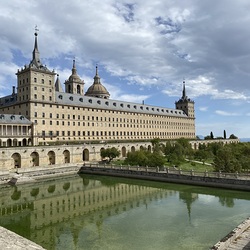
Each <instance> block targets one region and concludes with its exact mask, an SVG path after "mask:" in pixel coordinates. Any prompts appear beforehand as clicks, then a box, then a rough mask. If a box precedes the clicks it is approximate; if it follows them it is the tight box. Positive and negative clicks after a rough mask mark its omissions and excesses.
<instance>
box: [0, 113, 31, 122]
mask: <svg viewBox="0 0 250 250" xmlns="http://www.w3.org/2000/svg"><path fill="white" fill-rule="evenodd" d="M0 124H27V125H30V124H32V122H31V121H30V120H28V119H27V118H26V117H25V116H23V115H13V114H0Z"/></svg>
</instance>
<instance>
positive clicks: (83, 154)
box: [82, 148, 89, 161]
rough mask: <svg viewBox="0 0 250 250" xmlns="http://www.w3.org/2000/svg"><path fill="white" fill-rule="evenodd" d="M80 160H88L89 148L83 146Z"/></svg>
mask: <svg viewBox="0 0 250 250" xmlns="http://www.w3.org/2000/svg"><path fill="white" fill-rule="evenodd" d="M82 160H83V161H89V150H88V149H87V148H85V149H84V150H83V152H82Z"/></svg>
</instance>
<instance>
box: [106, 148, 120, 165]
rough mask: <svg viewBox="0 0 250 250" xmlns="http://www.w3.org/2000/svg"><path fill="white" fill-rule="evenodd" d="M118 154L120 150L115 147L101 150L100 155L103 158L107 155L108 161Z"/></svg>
mask: <svg viewBox="0 0 250 250" xmlns="http://www.w3.org/2000/svg"><path fill="white" fill-rule="evenodd" d="M119 155H120V151H119V150H118V149H117V148H115V147H112V148H106V149H103V150H101V157H102V158H103V159H104V158H106V157H108V158H109V162H111V161H112V160H113V159H114V158H116V157H118V156H119Z"/></svg>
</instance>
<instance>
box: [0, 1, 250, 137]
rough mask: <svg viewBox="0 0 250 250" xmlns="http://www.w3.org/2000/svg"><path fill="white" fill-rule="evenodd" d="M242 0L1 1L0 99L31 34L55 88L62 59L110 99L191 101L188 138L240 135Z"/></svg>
mask: <svg viewBox="0 0 250 250" xmlns="http://www.w3.org/2000/svg"><path fill="white" fill-rule="evenodd" d="M249 13H250V1H249V0H237V1H235V0H220V1H218V0H202V1H201V0H185V1H183V0H175V1H173V0H161V1H159V0H154V1H149V0H127V1H126V0H124V1H123V0H116V1H115V0H102V1H100V0H71V1H68V0H60V1H59V0H54V1H51V0H40V1H35V0H22V1H20V0H11V1H2V2H1V6H0V47H1V50H0V96H3V95H7V94H10V93H11V91H12V87H11V86H12V85H16V75H15V73H16V72H17V69H18V68H21V67H22V66H23V65H24V64H27V63H29V61H30V60H31V56H32V50H33V46H34V30H35V26H36V25H37V27H38V29H39V35H38V47H39V51H40V57H41V60H42V63H43V64H45V65H46V66H47V67H48V68H50V69H51V70H52V69H55V71H56V72H57V73H58V74H59V76H60V80H61V82H62V83H63V82H64V81H65V80H66V79H67V78H68V77H69V75H70V74H71V68H72V60H73V59H74V58H75V59H76V65H77V72H78V74H79V75H80V77H81V78H82V79H84V81H85V91H86V90H87V88H88V86H90V85H91V84H92V83H93V77H94V74H95V66H96V65H98V68H99V75H100V77H101V81H102V83H103V85H105V87H106V88H107V89H108V91H109V92H110V94H111V99H118V100H124V101H133V102H139V103H140V102H142V101H143V100H144V102H145V103H146V104H151V105H157V106H163V107H168V108H174V106H175V104H174V103H175V101H177V100H178V99H179V98H180V97H181V94H182V83H183V79H185V82H186V91H187V95H188V96H189V97H190V98H191V99H193V100H194V101H195V109H196V110H195V111H196V134H197V135H203V136H206V135H209V134H210V132H211V131H213V134H214V136H223V131H224V129H225V130H226V133H227V135H228V136H229V135H230V134H235V135H236V136H238V137H240V138H245V137H249V138H250V126H249V124H250V105H249V104H250V32H249V27H250V14H249Z"/></svg>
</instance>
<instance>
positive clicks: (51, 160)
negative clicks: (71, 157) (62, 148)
mask: <svg viewBox="0 0 250 250" xmlns="http://www.w3.org/2000/svg"><path fill="white" fill-rule="evenodd" d="M48 161H49V165H54V164H56V155H55V152H54V151H49V152H48Z"/></svg>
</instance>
